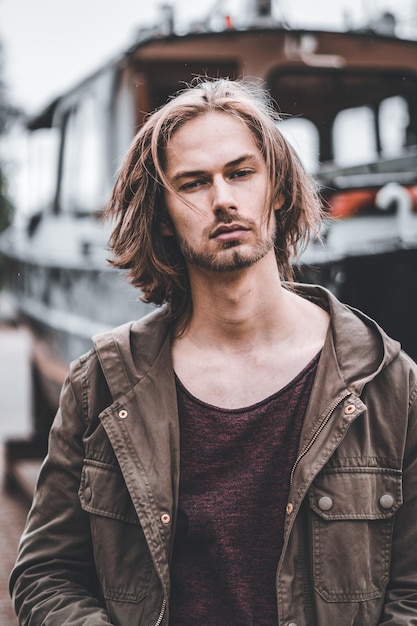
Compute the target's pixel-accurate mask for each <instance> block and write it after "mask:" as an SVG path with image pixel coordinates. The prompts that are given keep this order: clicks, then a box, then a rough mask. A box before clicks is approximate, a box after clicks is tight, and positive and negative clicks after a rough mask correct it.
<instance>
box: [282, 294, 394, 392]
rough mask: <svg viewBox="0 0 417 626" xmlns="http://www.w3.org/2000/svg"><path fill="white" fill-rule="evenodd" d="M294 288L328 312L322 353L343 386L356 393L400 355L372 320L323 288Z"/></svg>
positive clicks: (389, 339) (390, 340) (392, 342)
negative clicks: (330, 363) (327, 329)
mask: <svg viewBox="0 0 417 626" xmlns="http://www.w3.org/2000/svg"><path fill="white" fill-rule="evenodd" d="M293 288H294V290H295V292H296V293H298V294H299V295H300V296H302V297H304V298H307V299H309V300H311V301H312V302H315V303H316V304H317V305H319V306H321V307H322V308H324V309H325V310H327V311H328V312H329V314H330V327H329V332H328V336H327V340H326V344H325V346H324V351H325V352H326V354H327V356H328V357H329V358H330V360H333V367H334V368H337V370H338V373H339V376H340V378H341V380H343V381H344V384H345V386H346V387H348V388H350V389H352V390H354V391H355V392H356V393H358V394H359V393H360V392H361V391H362V389H363V387H364V385H365V384H366V383H367V382H368V381H370V380H372V378H374V376H376V375H377V374H378V373H379V372H380V371H381V370H382V369H384V368H385V367H386V366H387V365H388V364H389V363H391V361H392V360H393V359H394V358H395V357H396V356H397V355H398V354H399V352H400V348H401V346H400V344H399V342H398V341H395V340H394V339H391V338H390V337H388V335H387V334H386V333H385V332H384V331H383V330H382V328H381V327H380V326H379V325H378V324H377V323H376V322H375V321H374V320H372V319H371V318H369V317H368V316H367V315H365V314H364V313H362V312H361V311H358V310H356V309H354V308H352V307H350V306H348V305H345V304H343V303H341V302H340V301H339V300H338V299H337V298H335V296H334V295H333V294H332V293H330V291H328V290H327V289H325V288H324V287H320V286H317V285H307V284H299V283H298V284H295V285H294V287H293ZM331 355H332V357H333V358H331Z"/></svg>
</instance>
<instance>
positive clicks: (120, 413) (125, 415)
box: [119, 409, 127, 420]
mask: <svg viewBox="0 0 417 626" xmlns="http://www.w3.org/2000/svg"><path fill="white" fill-rule="evenodd" d="M119 417H120V419H121V420H125V419H126V417H127V411H126V410H125V409H122V410H121V411H119Z"/></svg>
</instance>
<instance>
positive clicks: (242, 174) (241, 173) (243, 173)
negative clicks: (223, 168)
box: [231, 169, 253, 178]
mask: <svg viewBox="0 0 417 626" xmlns="http://www.w3.org/2000/svg"><path fill="white" fill-rule="evenodd" d="M252 173H253V172H252V170H249V169H242V170H237V171H236V172H233V174H232V175H231V178H246V177H247V176H250V175H251V174H252Z"/></svg>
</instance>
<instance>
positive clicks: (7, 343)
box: [0, 295, 30, 626]
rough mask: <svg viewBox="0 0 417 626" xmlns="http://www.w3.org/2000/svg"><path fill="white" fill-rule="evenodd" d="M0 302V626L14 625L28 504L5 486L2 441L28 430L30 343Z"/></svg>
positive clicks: (22, 435) (21, 434)
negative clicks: (13, 576)
mask: <svg viewBox="0 0 417 626" xmlns="http://www.w3.org/2000/svg"><path fill="white" fill-rule="evenodd" d="M1 302H2V301H1V295H0V397H1V407H0V555H1V557H0V626H17V618H16V616H15V614H14V610H13V608H12V603H11V600H10V598H9V590H8V579H9V574H10V570H11V569H12V567H13V564H14V561H15V558H16V552H17V545H18V542H19V538H20V535H21V533H22V530H23V527H24V524H25V520H26V515H27V511H28V508H29V504H28V501H27V500H24V499H23V498H22V497H20V496H19V495H18V494H15V495H13V496H12V495H10V494H9V493H8V492H6V491H5V489H4V442H5V441H6V440H7V439H8V438H10V437H24V436H26V435H27V433H28V431H29V429H30V414H29V411H30V408H29V407H30V388H29V366H28V357H29V351H30V343H29V338H28V336H27V334H26V333H25V332H24V330H22V329H15V328H12V327H9V326H7V325H6V324H2V323H1Z"/></svg>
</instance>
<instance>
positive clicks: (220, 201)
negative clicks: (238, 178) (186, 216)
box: [212, 177, 238, 212]
mask: <svg viewBox="0 0 417 626" xmlns="http://www.w3.org/2000/svg"><path fill="white" fill-rule="evenodd" d="M212 190H213V210H214V211H215V212H218V211H237V210H238V205H237V200H236V196H235V194H234V191H233V185H232V184H231V183H230V182H229V181H227V180H225V179H224V178H223V177H219V178H217V179H215V180H214V181H213V187H212Z"/></svg>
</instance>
